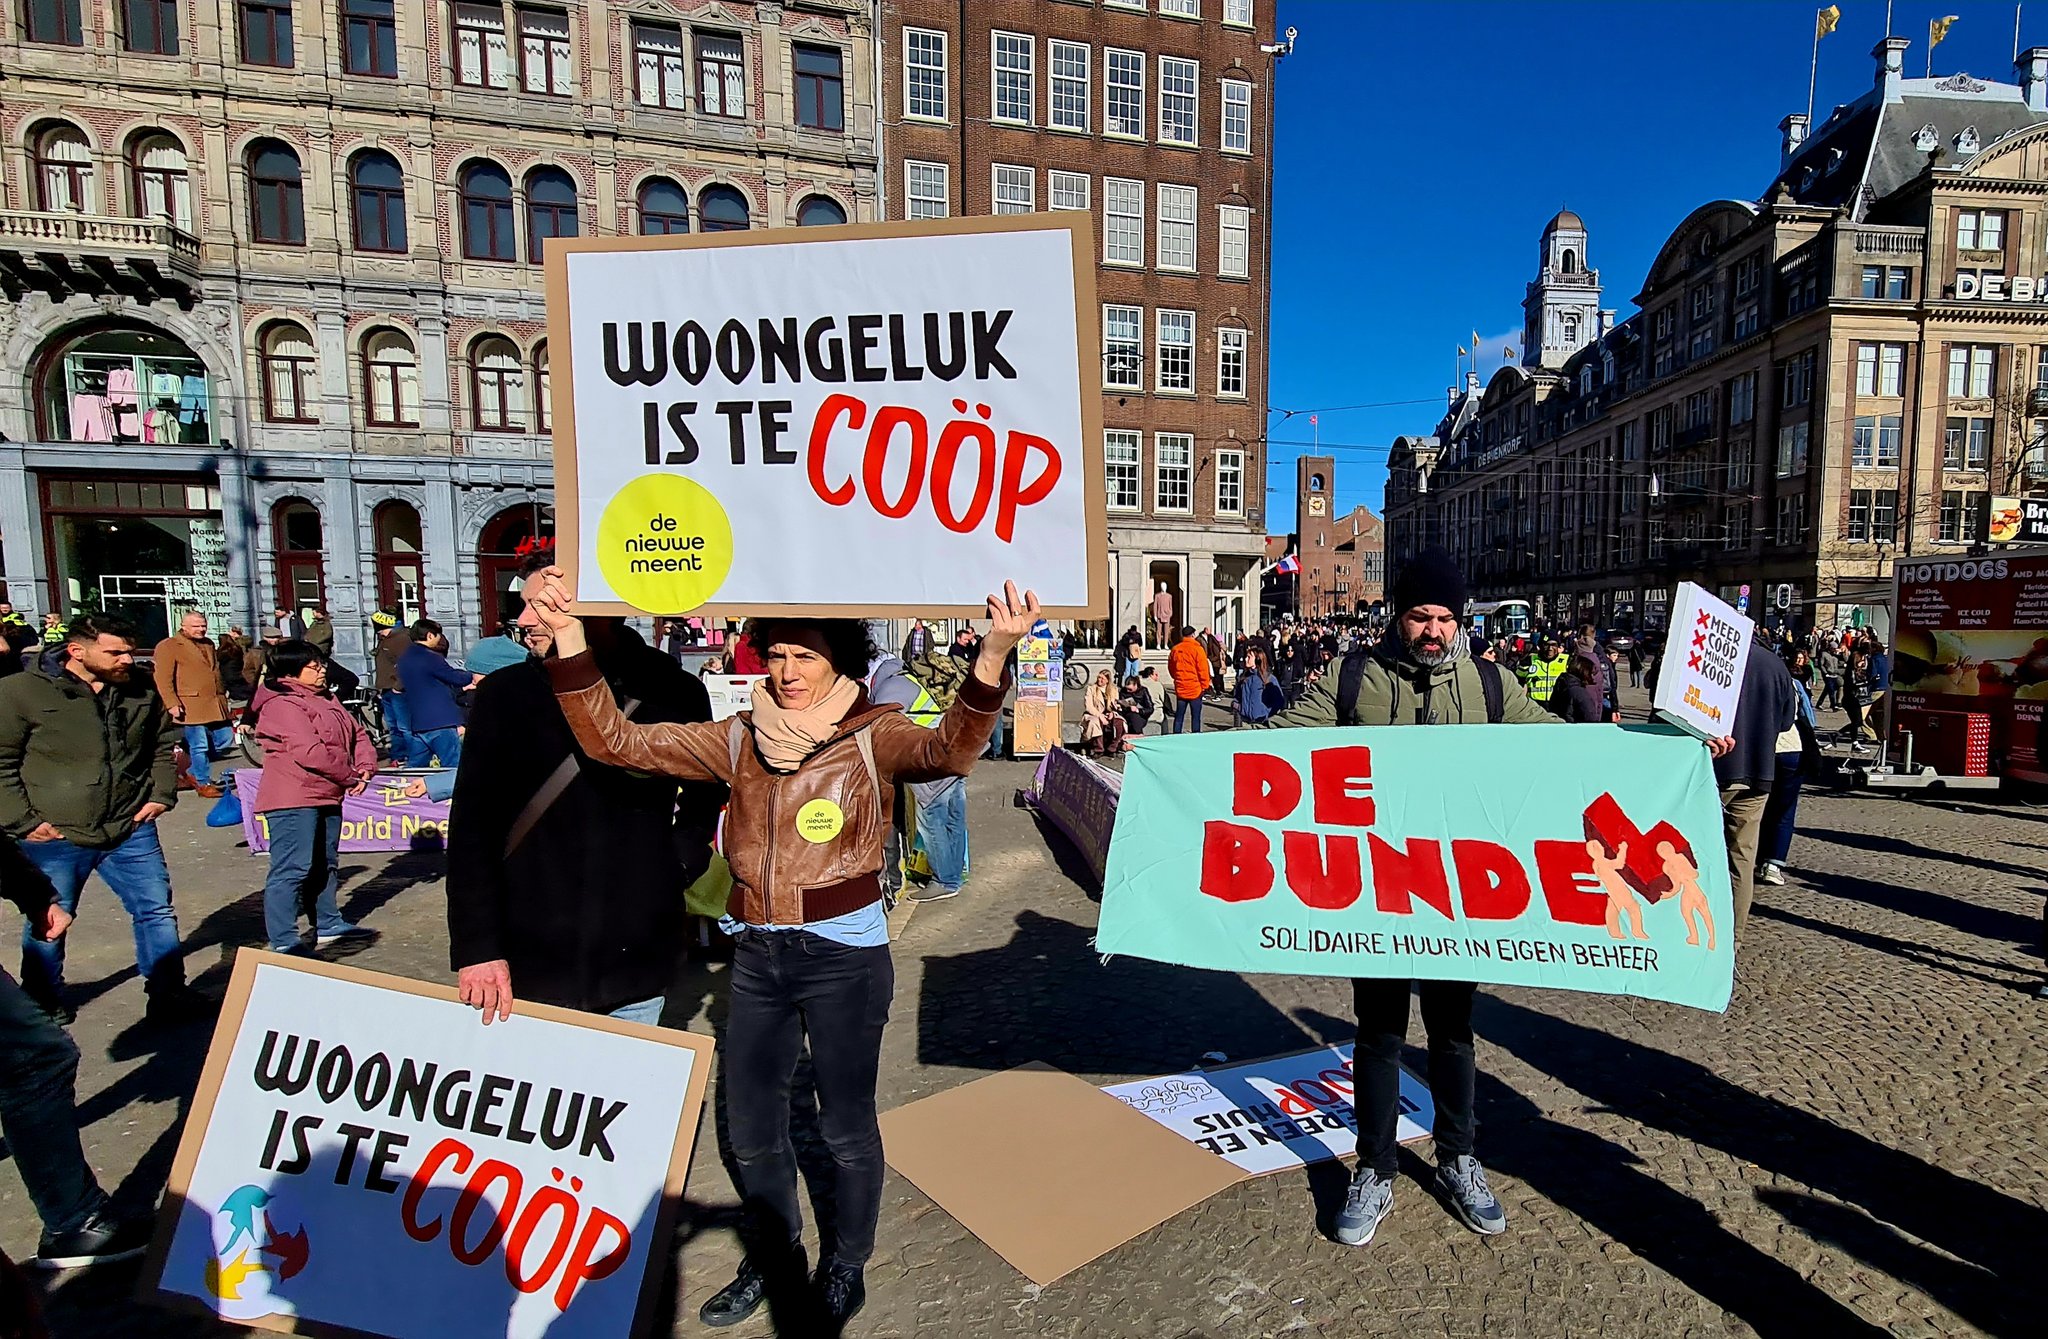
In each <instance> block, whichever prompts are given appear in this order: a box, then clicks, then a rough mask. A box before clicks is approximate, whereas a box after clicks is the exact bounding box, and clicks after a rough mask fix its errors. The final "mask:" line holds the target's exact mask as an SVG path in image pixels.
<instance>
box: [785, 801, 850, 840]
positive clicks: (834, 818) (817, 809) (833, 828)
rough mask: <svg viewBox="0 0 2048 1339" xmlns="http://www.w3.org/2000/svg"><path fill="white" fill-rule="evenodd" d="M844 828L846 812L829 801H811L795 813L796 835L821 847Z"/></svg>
mask: <svg viewBox="0 0 2048 1339" xmlns="http://www.w3.org/2000/svg"><path fill="white" fill-rule="evenodd" d="M845 826H846V811H845V810H844V809H841V808H840V807H839V806H838V805H836V804H834V803H832V801H830V800H812V801H811V802H810V803H809V804H807V805H805V806H804V807H803V808H801V809H799V810H797V811H796V835H797V836H799V837H802V838H803V839H804V840H805V841H807V842H813V843H816V844H818V845H823V844H824V843H826V842H829V841H831V840H832V839H833V838H834V837H837V836H838V835H839V830H840V829H841V828H844V827H845Z"/></svg>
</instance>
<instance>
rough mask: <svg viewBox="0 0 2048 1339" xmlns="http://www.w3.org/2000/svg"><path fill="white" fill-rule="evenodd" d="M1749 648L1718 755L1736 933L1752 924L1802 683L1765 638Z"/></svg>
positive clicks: (1716, 767) (1716, 773)
mask: <svg viewBox="0 0 2048 1339" xmlns="http://www.w3.org/2000/svg"><path fill="white" fill-rule="evenodd" d="M1762 636H1763V634H1762V633H1761V632H1759V634H1758V641H1757V643H1756V644H1755V645H1753V646H1751V647H1750V648H1749V662H1748V664H1747V665H1746V666H1745V667H1744V669H1743V674H1742V688H1741V695H1740V696H1739V697H1738V698H1737V700H1736V704H1735V728H1734V730H1733V732H1732V739H1731V741H1730V746H1729V747H1728V749H1727V751H1726V752H1725V753H1721V754H1719V755H1717V756H1716V757H1715V759H1714V781H1715V783H1716V784H1718V785H1719V786H1720V787H1721V826H1722V833H1723V835H1724V836H1725V837H1726V838H1727V843H1728V882H1729V883H1730V885H1731V886H1732V888H1733V892H1734V895H1735V934H1736V937H1737V938H1738V939H1740V937H1741V935H1742V932H1743V930H1744V929H1745V928H1746V927H1747V926H1748V924H1749V906H1750V903H1751V902H1752V901H1753V900H1754V899H1755V897H1756V848H1757V842H1758V839H1759V838H1760V837H1761V836H1762V835H1763V826H1764V806H1765V805H1766V804H1768V803H1770V799H1771V783H1772V782H1773V780H1775V779H1776V777H1777V774H1778V736H1780V735H1782V734H1784V733H1785V732H1786V731H1787V730H1790V729H1791V728H1792V726H1793V722H1795V721H1797V720H1798V719H1799V687H1798V685H1797V684H1795V683H1793V682H1792V671H1791V670H1788V669H1786V668H1785V662H1784V661H1782V660H1780V659H1778V657H1777V656H1775V655H1773V654H1772V653H1771V648H1770V646H1769V645H1768V644H1767V643H1766V642H1764V641H1763V640H1762Z"/></svg>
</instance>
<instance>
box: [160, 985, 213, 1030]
mask: <svg viewBox="0 0 2048 1339" xmlns="http://www.w3.org/2000/svg"><path fill="white" fill-rule="evenodd" d="M142 1016H143V1018H144V1019H145V1020H146V1021H147V1022H149V1023H150V1024H151V1025H153V1026H156V1027H176V1026H178V1025H180V1024H183V1023H210V1022H212V1021H213V1020H214V1019H216V1018H218V1017H220V1001H219V1000H216V999H214V998H212V997H211V996H208V995H202V994H201V993H200V992H198V991H196V990H194V989H192V987H190V986H186V985H178V986H170V987H166V988H165V989H163V990H153V991H151V992H150V993H149V1004H148V1006H147V1007H146V1008H145V1009H144V1010H143V1015H142Z"/></svg>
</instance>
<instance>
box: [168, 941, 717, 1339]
mask: <svg viewBox="0 0 2048 1339" xmlns="http://www.w3.org/2000/svg"><path fill="white" fill-rule="evenodd" d="M711 1050H712V1043H711V1039H710V1038H709V1037H704V1036H699V1035H697V1034H694V1033H688V1032H677V1031H670V1030H668V1029H663V1028H651V1027H642V1026H639V1025H637V1024H630V1023H620V1022H617V1021H615V1020H613V1019H609V1018H604V1017H600V1016H597V1015H592V1014H585V1013H576V1012H572V1011H570V1010H567V1009H553V1008H549V1007H547V1006H544V1005H534V1004H527V1003H525V1002H521V1003H520V1004H518V1005H517V1006H516V1009H515V1012H514V1013H513V1016H512V1017H511V1018H510V1019H507V1020H505V1021H502V1022H495V1023H492V1024H491V1025H490V1026H488V1027H486V1026H484V1025H483V1023H481V1022H480V1021H479V1015H478V1013H477V1011H476V1010H474V1009H471V1008H469V1007H468V1006H467V1005H464V1004H462V1003H461V1002H459V1001H458V1000H457V999H456V996H455V991H454V990H453V989H451V988H448V987H445V986H436V985H425V984H422V983H420V982H417V981H408V980H405V979H403V978H400V977H393V976H384V975H380V974H378V973H374V972H364V971H358V970H355V969H353V968H348V967H340V966H336V965H333V964H330V963H320V962H310V961H306V960H303V959H295V958H282V957H278V956H277V955H274V954H269V953H261V952H257V951H254V950H250V949H244V950H242V951H241V953H240V955H239V956H238V957H237V958H236V960H235V974H234V978H233V981H232V983H231V984H230V986H229V990H228V997H227V1002H226V1005H225V1007H224V1008H223V1010H222V1013H221V1019H220V1024H219V1027H218V1029H217V1030H216V1031H215V1033H214V1039H213V1046H212V1049H211V1050H210V1051H209V1052H208V1053H207V1057H206V1068H205V1070H204V1072H203V1074H202V1075H201V1078H200V1084H199V1092H198V1095H197V1096H196V1097H195V1098H194V1101H193V1106H192V1112H191V1116H190V1119H189V1120H188V1121H187V1122H186V1125H185V1133H184V1137H183V1139H182V1140H181V1142H180V1143H179V1145H178V1154H177V1161H176V1163H175V1164H174V1165H173V1167H172V1171H171V1181H170V1189H169V1191H168V1193H167V1194H166V1196H165V1199H164V1207H163V1210H162V1213H161V1216H160V1218H159V1220H158V1224H157V1235H156V1241H155V1243H154V1245H153V1246H152V1248H151V1252H150V1264H149V1268H148V1272H147V1273H146V1274H145V1277H147V1278H152V1279H154V1280H155V1281H156V1287H157V1289H158V1293H157V1299H156V1300H158V1301H161V1302H167V1303H168V1304H173V1305H177V1306H180V1307H182V1308H184V1309H188V1310H199V1311H203V1312H207V1313H211V1314H213V1315H216V1316H219V1317H221V1318H222V1319H225V1320H231V1321H235V1322H237V1323H239V1324H243V1325H251V1326H256V1327H259V1328H263V1329H271V1330H294V1329H310V1328H314V1327H324V1328H322V1329H321V1332H322V1333H343V1334H363V1335H384V1336H392V1337H393V1339H421V1337H422V1336H427V1335H433V1336H436V1337H437V1339H441V1337H443V1336H446V1337H448V1339H455V1337H458V1336H477V1337H478V1339H481V1337H482V1336H486V1335H488V1336H491V1339H501V1337H502V1339H542V1336H560V1335H564V1334H571V1333H573V1334H576V1335H579V1336H588V1337H589V1339H612V1337H614V1336H615V1337H616V1339H626V1336H628V1335H630V1334H632V1333H633V1332H634V1325H635V1319H636V1317H637V1316H638V1315H639V1314H640V1311H641V1304H642V1297H643V1293H644V1292H646V1291H647V1289H645V1288H644V1286H643V1285H644V1284H645V1283H646V1281H647V1277H648V1275H649V1274H650V1273H651V1274H653V1275H655V1276H656V1277H659V1275H660V1273H661V1270H660V1269H659V1268H658V1267H657V1268H654V1269H650V1262H651V1261H652V1260H653V1257H654V1253H655V1252H656V1251H657V1250H661V1251H665V1250H666V1249H667V1248H666V1247H665V1246H663V1245H661V1243H665V1242H667V1241H668V1239H669V1237H668V1233H669V1231H670V1224H671V1221H672V1218H673V1208H674V1206H675V1205H676V1204H677V1203H678V1202H679V1200H680V1198H681V1195H682V1188H683V1174H684V1171H685V1170H686V1169H687V1167H688V1166H689V1153H690V1145H691V1142H692V1140H693V1138H694V1136H695V1133H696V1129H697V1117H698V1113H699V1111H700V1110H701V1108H702V1105H703V1100H704V1085H705V1080H706V1078H707V1076H708V1074H709V1072H710V1062H711ZM648 1300H649V1301H650V1302H651V1301H652V1298H649V1299H648Z"/></svg>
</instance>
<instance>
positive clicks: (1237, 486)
mask: <svg viewBox="0 0 2048 1339" xmlns="http://www.w3.org/2000/svg"><path fill="white" fill-rule="evenodd" d="M1216 514H1217V515H1218V516H1242V515H1244V452H1242V451H1218V452H1217V453H1216Z"/></svg>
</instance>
